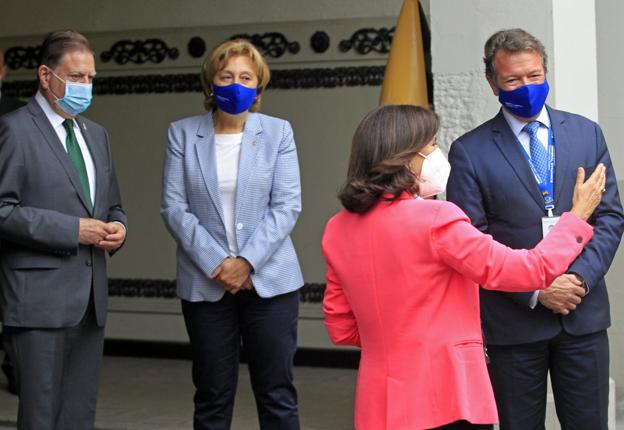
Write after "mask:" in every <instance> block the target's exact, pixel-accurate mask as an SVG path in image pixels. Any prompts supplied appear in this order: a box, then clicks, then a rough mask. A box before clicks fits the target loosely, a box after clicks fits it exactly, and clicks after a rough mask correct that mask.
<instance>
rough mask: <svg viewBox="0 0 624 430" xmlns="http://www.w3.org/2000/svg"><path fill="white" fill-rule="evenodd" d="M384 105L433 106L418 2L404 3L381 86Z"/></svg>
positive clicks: (380, 100)
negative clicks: (429, 92)
mask: <svg viewBox="0 0 624 430" xmlns="http://www.w3.org/2000/svg"><path fill="white" fill-rule="evenodd" d="M379 104H380V105H386V104H409V105H416V106H424V107H427V108H428V107H429V101H428V98H427V77H426V75H425V53H424V48H423V39H422V30H421V25H420V14H419V7H418V0H404V1H403V7H402V8H401V13H400V14H399V20H398V22H397V26H396V30H395V31H394V37H393V39H392V46H391V47H390V55H389V56H388V65H387V66H386V73H385V76H384V81H383V86H382V87H381V97H380V99H379Z"/></svg>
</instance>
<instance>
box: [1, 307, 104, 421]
mask: <svg viewBox="0 0 624 430" xmlns="http://www.w3.org/2000/svg"><path fill="white" fill-rule="evenodd" d="M3 336H6V337H7V339H6V344H7V345H8V352H9V355H10V357H11V360H12V362H13V364H14V367H15V376H16V380H17V385H18V390H19V393H20V394H19V407H18V414H17V428H18V429H20V430H89V429H93V426H94V420H95V404H96V400H97V388H98V384H99V379H100V368H101V364H102V350H103V346H104V328H103V327H98V326H97V323H96V320H95V311H94V308H93V305H92V304H90V305H89V307H88V310H87V312H86V314H85V316H84V318H83V319H82V321H81V322H80V323H79V324H78V325H77V326H75V327H69V328H55V329H33V328H22V327H5V329H4V334H3Z"/></svg>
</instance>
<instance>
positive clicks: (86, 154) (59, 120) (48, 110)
mask: <svg viewBox="0 0 624 430" xmlns="http://www.w3.org/2000/svg"><path fill="white" fill-rule="evenodd" d="M35 100H36V101H37V103H39V106H41V109H43V112H44V113H45V116H46V117H47V118H48V121H50V124H51V125H52V128H53V129H54V131H55V132H56V135H57V136H58V138H59V140H60V141H61V144H62V145H63V148H64V149H65V152H67V145H66V143H65V140H66V139H67V130H65V127H64V126H63V121H65V118H63V117H62V116H60V115H59V114H58V113H56V112H54V110H53V109H52V107H51V106H50V104H49V103H48V101H47V100H46V99H45V97H43V94H41V92H40V91H37V95H35ZM72 123H73V124H74V134H75V135H76V140H78V146H79V147H80V151H81V152H82V158H83V159H84V163H85V167H86V168H87V177H88V178H89V192H90V193H91V202H92V203H93V205H94V206H95V189H96V188H95V164H93V157H91V152H90V151H89V147H88V146H87V142H86V141H85V139H84V137H83V135H82V133H81V131H80V127H78V124H77V123H76V120H72ZM122 225H123V224H122Z"/></svg>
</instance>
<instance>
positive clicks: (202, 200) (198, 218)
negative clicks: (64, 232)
mask: <svg viewBox="0 0 624 430" xmlns="http://www.w3.org/2000/svg"><path fill="white" fill-rule="evenodd" d="M215 154H216V150H215V140H214V126H213V122H212V115H211V114H210V113H208V114H205V115H199V116H193V117H190V118H185V119H182V120H179V121H176V122H174V123H172V124H171V125H170V127H169V145H168V147H167V153H166V156H165V167H164V176H163V196H162V204H161V209H160V213H161V215H162V217H163V219H164V221H165V225H166V226H167V229H168V230H169V232H170V233H171V235H172V236H173V237H174V239H175V240H176V242H177V244H178V247H177V252H176V255H177V294H178V296H179V297H180V298H182V299H184V300H188V301H193V302H197V301H210V302H214V301H218V300H219V299H221V297H223V294H224V292H225V290H224V288H223V287H222V286H220V285H219V284H218V283H217V282H216V281H213V280H211V279H210V274H211V273H212V272H213V271H214V270H215V269H216V268H217V266H219V264H220V263H221V262H222V261H223V259H225V258H226V257H228V256H229V251H228V245H227V239H226V233H225V225H224V221H223V208H222V205H221V197H220V193H219V180H218V178H217V167H216V158H215V157H216V155H215ZM300 212H301V186H300V180H299V163H298V161H297V150H296V148H295V141H294V139H293V131H292V128H291V126H290V124H289V123H288V121H285V120H282V119H279V118H274V117H270V116H267V115H263V114H259V113H249V116H248V118H247V121H246V122H245V129H244V130H243V141H242V146H241V153H240V161H239V169H238V184H237V189H236V209H235V220H236V240H237V242H238V249H239V250H240V252H239V256H241V257H244V258H245V259H247V261H249V263H251V265H252V266H253V268H254V271H253V273H252V275H251V279H252V281H253V284H254V287H255V289H256V291H257V293H258V295H259V296H260V297H265V298H266V297H273V296H276V295H279V294H284V293H288V292H291V291H294V290H296V289H298V288H300V287H301V286H302V285H303V277H302V275H301V269H300V268H299V262H298V260H297V255H296V253H295V249H294V247H293V244H292V241H291V239H290V232H291V231H292V229H293V228H294V226H295V223H296V221H297V217H298V216H299V213H300Z"/></svg>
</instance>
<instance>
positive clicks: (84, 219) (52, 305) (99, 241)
mask: <svg viewBox="0 0 624 430" xmlns="http://www.w3.org/2000/svg"><path fill="white" fill-rule="evenodd" d="M40 55H41V58H40V62H39V66H38V68H37V78H38V83H39V90H38V92H37V94H36V95H35V97H34V98H33V99H32V100H31V101H30V102H29V103H28V104H27V105H26V106H24V107H22V108H20V109H18V110H16V111H14V112H11V113H9V114H7V115H4V116H2V117H0V240H2V250H1V251H0V284H2V289H1V290H0V310H1V312H2V325H3V327H4V335H5V336H6V337H7V339H6V343H7V344H8V348H7V349H8V352H9V355H10V356H11V358H12V359H13V363H14V366H15V369H16V379H17V386H18V391H19V408H18V416H17V426H18V428H19V429H23V430H25V429H36V430H69V429H75V430H88V429H92V428H93V423H94V418H95V404H96V398H97V387H98V382H99V373H100V366H101V362H102V349H103V342H104V324H105V321H106V308H107V300H108V282H107V279H106V257H105V252H106V251H108V252H109V253H110V254H113V253H114V252H115V251H116V250H118V249H119V248H120V247H121V246H122V244H123V243H124V240H125V237H126V227H125V226H126V222H127V220H126V215H125V213H124V212H123V210H122V208H121V199H120V196H119V187H118V186H117V178H116V176H115V169H114V166H113V160H112V156H111V147H110V143H109V140H108V134H107V133H106V130H105V129H104V128H103V127H102V126H100V125H98V124H96V123H94V122H92V121H89V120H88V119H86V118H84V117H83V116H81V115H80V114H81V113H82V112H84V111H85V110H86V109H87V108H88V107H89V105H90V103H91V95H92V86H91V85H92V80H93V77H94V75H95V58H94V55H93V51H92V49H91V47H90V45H89V42H88V41H87V39H86V38H85V37H84V36H83V35H81V34H80V33H78V32H75V31H72V30H67V31H57V32H54V33H50V34H49V35H48V36H47V37H46V39H45V40H44V42H43V44H42V46H41V54H40Z"/></svg>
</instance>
